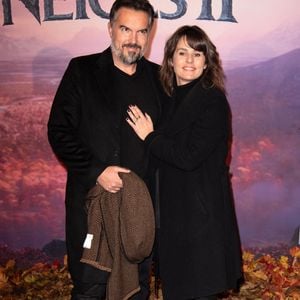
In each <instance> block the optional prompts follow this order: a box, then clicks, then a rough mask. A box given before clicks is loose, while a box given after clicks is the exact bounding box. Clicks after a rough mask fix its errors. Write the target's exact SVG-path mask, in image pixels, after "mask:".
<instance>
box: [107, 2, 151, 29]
mask: <svg viewBox="0 0 300 300" xmlns="http://www.w3.org/2000/svg"><path fill="white" fill-rule="evenodd" d="M122 7H125V8H129V9H134V10H137V11H143V12H145V13H146V14H147V15H148V16H149V27H150V28H151V27H152V24H153V21H154V9H153V6H152V5H151V4H150V3H149V1H148V0H116V1H115V2H114V3H113V5H112V7H111V10H110V13H109V20H110V22H111V23H112V22H113V21H114V20H115V17H116V13H117V12H118V10H119V9H120V8H122Z"/></svg>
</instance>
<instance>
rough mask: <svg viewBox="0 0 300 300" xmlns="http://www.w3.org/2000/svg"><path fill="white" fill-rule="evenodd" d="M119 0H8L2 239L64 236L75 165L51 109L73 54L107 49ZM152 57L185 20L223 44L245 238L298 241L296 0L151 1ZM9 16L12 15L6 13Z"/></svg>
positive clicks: (2, 95)
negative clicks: (51, 134) (63, 152)
mask: <svg viewBox="0 0 300 300" xmlns="http://www.w3.org/2000/svg"><path fill="white" fill-rule="evenodd" d="M112 2H113V1H112V0H102V1H101V0H98V1H91V0H90V1H85V0H77V1H73V0H52V1H51V0H45V1H38V0H36V1H29V0H28V1H25V0H22V1H14V0H11V1H10V0H4V1H2V4H0V22H1V23H2V27H1V29H0V245H1V244H2V245H7V246H8V247H11V248H12V249H19V248H23V247H33V248H42V247H43V246H44V245H45V244H47V243H49V242H50V241H52V240H56V239H59V240H64V193H65V180H66V172H65V170H64V168H63V167H62V166H61V165H60V164H59V162H58V161H57V160H56V158H55V157H54V155H53V153H52V151H51V149H50V146H49V144H48V141H47V126H46V125H47V121H48V115H49V110H50V107H51V104H52V101H53V97H54V94H55V91H56V89H57V87H58V84H59V82H60V79H61V76H62V75H63V72H64V70H65V68H66V67H67V64H68V61H69V60H70V58H71V57H74V56H78V55H84V54H89V53H94V52H100V51H102V50H104V49H105V48H107V47H108V46H109V43H110V39H109V36H108V33H107V22H108V21H107V12H108V11H109V9H110V7H111V5H112ZM151 3H152V4H153V6H154V7H155V9H156V10H157V15H158V18H157V22H156V25H155V28H154V31H153V38H152V44H151V47H150V49H149V51H148V53H147V57H149V58H150V59H151V60H153V61H155V62H157V63H160V62H161V60H162V55H163V48H164V44H165V41H166V39H167V38H168V37H169V36H170V34H172V33H173V32H174V31H175V30H176V29H177V28H178V27H179V26H181V25H185V24H189V25H198V26H200V27H202V28H203V29H204V30H205V31H206V32H207V33H208V35H209V36H210V37H211V39H212V40H213V42H214V43H215V45H216V46H217V48H218V50H219V52H220V55H221V58H222V61H223V65H224V68H225V71H226V75H227V90H228V99H229V102H230V105H231V109H232V114H233V149H232V162H231V173H232V183H233V189H234V198H235V206H236V212H237V216H238V222H239V227H240V234H241V239H242V244H243V246H244V247H265V246H272V245H279V244H286V245H289V244H290V243H291V240H292V239H293V238H294V241H293V242H294V243H295V241H296V243H297V241H299V236H298V237H297V234H298V235H299V232H298V231H297V229H298V228H299V225H300V217H299V216H300V201H299V198H300V185H299V182H300V168H299V166H300V164H299V162H300V153H299V152H300V151H299V149H300V117H299V116H300V99H299V98H300V96H299V95H300V31H299V28H300V4H299V1H298V0H289V1H281V0H264V1H262V0H231V1H226V0H223V1H220V0H212V1H210V0H206V1H205V0H203V1H200V0H199V1H194V0H186V1H184V0H178V1H171V0H164V1H161V0H151ZM1 13H2V15H1Z"/></svg>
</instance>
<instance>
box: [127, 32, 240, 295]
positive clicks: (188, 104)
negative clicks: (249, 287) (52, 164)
mask: <svg viewBox="0 0 300 300" xmlns="http://www.w3.org/2000/svg"><path fill="white" fill-rule="evenodd" d="M161 81H162V85H163V87H164V89H165V91H166V93H167V94H168V95H169V96H171V97H172V98H173V104H172V105H171V110H170V112H171V113H170V114H169V115H170V117H169V119H168V121H167V122H166V124H165V126H164V129H163V130H161V131H153V125H152V122H151V118H150V117H149V116H148V115H147V114H146V113H145V114H144V113H143V112H142V111H140V109H139V108H138V107H136V106H131V107H130V109H129V110H128V115H129V118H128V119H127V122H128V123H129V125H130V126H131V127H132V128H133V129H134V131H135V132H136V134H137V135H138V136H139V137H140V138H141V140H143V141H144V143H145V146H147V147H148V149H149V151H150V152H151V153H152V154H153V155H154V156H155V157H157V158H158V159H159V161H160V233H159V237H158V239H159V252H158V253H159V268H160V276H161V280H162V288H163V296H164V300H169V299H170V300H177V299H178V300H187V299H216V298H217V294H219V293H221V292H224V291H226V290H228V289H233V288H236V287H237V283H238V280H239V279H240V278H241V276H242V275H241V251H240V243H239V236H238V229H237V224H236V218H235V213H234V207H233V203H232V197H231V189H230V183H229V172H228V166H227V165H226V158H227V156H228V153H229V140H230V118H229V115H230V110H229V106H228V103H227V100H226V96H225V88H224V73H223V70H222V67H221V62H220V59H219V55H218V52H217V51H216V47H215V46H214V44H213V43H212V42H211V41H210V39H209V38H208V36H207V35H206V34H205V32H204V31H203V30H201V29H200V28H199V27H197V26H183V27H181V28H179V29H178V30H177V31H176V32H175V33H174V34H173V35H172V36H171V37H170V39H169V40H168V41H167V43H166V46H165V55H164V60H163V63H162V67H161Z"/></svg>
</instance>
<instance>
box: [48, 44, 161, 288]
mask: <svg viewBox="0 0 300 300" xmlns="http://www.w3.org/2000/svg"><path fill="white" fill-rule="evenodd" d="M141 63H143V64H144V68H145V69H146V72H147V75H146V76H147V77H148V81H149V82H150V84H152V86H153V93H154V94H155V95H157V97H154V98H153V103H151V104H149V105H150V106H151V107H152V108H153V107H156V110H157V111H156V113H157V114H159V110H160V95H159V93H160V92H159V90H158V86H159V81H158V65H156V64H154V63H151V62H149V61H148V60H146V59H145V58H142V59H141ZM112 70H113V59H112V54H111V50H110V49H106V50H105V51H104V52H102V53H97V54H92V55H88V56H82V57H77V58H74V59H72V60H71V62H70V63H69V66H68V68H67V70H66V72H65V74H64V76H63V78H62V80H61V83H60V85H59V87H58V90H57V93H56V96H55V99H54V101H53V105H52V108H51V113H50V117H49V122H48V138H49V142H50V144H51V146H52V148H53V151H54V153H55V154H56V155H57V157H58V159H59V160H60V161H61V162H62V163H63V164H64V166H66V169H67V185H66V241H67V250H68V260H69V270H70V273H71V275H72V278H73V280H80V281H84V282H90V283H91V282H98V280H97V279H98V278H99V274H98V273H97V270H96V269H92V268H90V267H89V266H88V265H86V264H83V263H80V262H79V261H80V258H81V256H82V250H83V249H82V246H83V241H84V239H85V236H86V233H87V215H86V212H85V203H84V201H85V197H86V195H87V192H88V191H89V189H90V188H91V187H92V186H94V185H95V183H96V179H97V177H98V176H99V175H100V174H101V173H102V171H103V170H104V169H105V168H106V167H107V166H110V165H120V145H119V140H120V139H119V136H118V134H119V132H118V128H117V126H119V125H118V124H119V123H116V121H115V115H114V114H115V110H114V109H113V107H112V106H113V105H112V104H111V102H112V94H113V89H114V88H116V87H114V86H113V84H112V78H113V76H112ZM144 109H145V110H147V107H144ZM125 123H126V122H125ZM126 126H127V124H126ZM133 134H134V133H133ZM132 153H133V155H134V149H132Z"/></svg>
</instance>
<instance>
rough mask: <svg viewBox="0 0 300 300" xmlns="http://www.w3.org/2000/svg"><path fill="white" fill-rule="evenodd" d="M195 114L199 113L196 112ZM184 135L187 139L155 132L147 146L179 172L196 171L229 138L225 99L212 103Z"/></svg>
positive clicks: (147, 141) (214, 100)
mask: <svg viewBox="0 0 300 300" xmlns="http://www.w3.org/2000/svg"><path fill="white" fill-rule="evenodd" d="M195 111H196V109H195ZM196 115H197V116H196V117H195V119H194V120H193V121H191V123H190V124H189V127H188V130H185V131H184V134H187V137H186V138H184V139H179V138H178V136H180V135H182V134H183V133H182V132H178V133H177V134H176V135H172V134H171V135H166V134H164V132H163V131H161V132H155V131H154V132H152V133H151V134H150V135H148V136H147V138H146V140H145V142H146V144H147V146H148V147H149V149H150V152H151V153H152V154H153V155H154V156H156V157H157V158H159V159H160V160H162V161H164V162H166V163H169V164H171V165H173V166H175V167H177V168H180V169H183V170H186V171H191V170H193V169H195V168H197V167H198V166H199V165H200V164H201V163H202V162H203V161H204V160H205V159H207V157H208V156H209V155H210V154H211V153H212V152H213V151H214V149H216V148H217V147H218V146H219V145H220V144H222V143H223V142H224V141H225V142H226V139H227V138H228V121H229V120H228V119H229V108H228V104H227V100H226V98H225V96H224V97H218V98H214V99H209V100H208V101H207V105H206V107H205V109H204V111H203V112H202V113H197V114H196Z"/></svg>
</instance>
